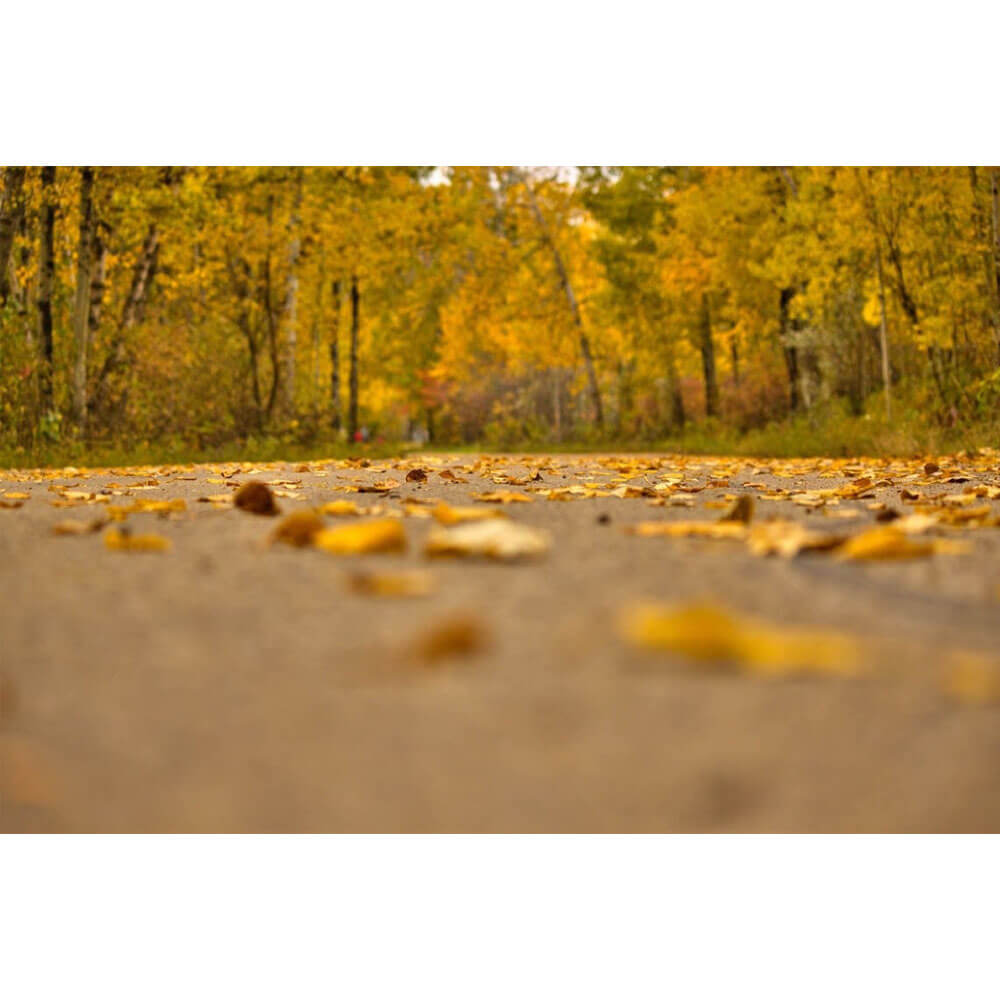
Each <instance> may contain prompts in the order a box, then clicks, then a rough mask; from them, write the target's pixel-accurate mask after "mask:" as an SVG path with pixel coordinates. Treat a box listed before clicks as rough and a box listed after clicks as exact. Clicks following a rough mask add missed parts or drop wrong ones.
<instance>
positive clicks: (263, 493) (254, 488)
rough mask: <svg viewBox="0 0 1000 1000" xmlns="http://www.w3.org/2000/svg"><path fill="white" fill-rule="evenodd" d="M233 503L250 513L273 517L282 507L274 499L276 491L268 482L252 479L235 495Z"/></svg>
mask: <svg viewBox="0 0 1000 1000" xmlns="http://www.w3.org/2000/svg"><path fill="white" fill-rule="evenodd" d="M233 503H234V504H235V505H236V506H237V507H239V508H240V510H245V511H247V513H249V514H263V515H264V516H266V517H273V516H274V515H275V514H280V513H281V509H280V508H279V507H278V505H277V503H276V502H275V499H274V493H273V492H272V491H271V487H270V486H268V485H267V483H260V482H256V481H252V482H249V483H244V484H243V485H242V486H241V487H240V488H239V489H238V490H237V491H236V494H235V496H234V497H233Z"/></svg>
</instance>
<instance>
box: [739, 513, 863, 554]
mask: <svg viewBox="0 0 1000 1000" xmlns="http://www.w3.org/2000/svg"><path fill="white" fill-rule="evenodd" d="M843 541H844V535H838V534H833V533H830V532H825V531H824V532H820V531H809V530H808V529H807V528H805V527H803V526H802V525H801V524H799V523H798V522H797V521H765V522H762V523H761V524H757V525H755V526H754V527H753V528H752V529H751V530H750V536H749V538H747V548H749V549H750V551H751V552H752V553H753V554H754V555H755V556H770V555H778V556H782V557H784V558H785V559H791V558H793V557H794V556H797V555H798V554H799V553H800V552H814V551H828V550H830V549H834V548H836V547H837V546H838V545H840V544H841V543H842V542H843Z"/></svg>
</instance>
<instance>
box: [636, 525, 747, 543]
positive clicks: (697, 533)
mask: <svg viewBox="0 0 1000 1000" xmlns="http://www.w3.org/2000/svg"><path fill="white" fill-rule="evenodd" d="M625 531H626V533H627V534H630V535H638V536H639V537H640V538H660V537H663V538H735V539H742V538H745V537H746V534H747V528H746V525H743V524H738V523H736V522H732V521H639V522H638V523H637V524H627V525H626V526H625Z"/></svg>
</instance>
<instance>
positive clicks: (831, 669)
mask: <svg viewBox="0 0 1000 1000" xmlns="http://www.w3.org/2000/svg"><path fill="white" fill-rule="evenodd" d="M623 631H624V635H625V638H626V639H628V640H629V641H630V642H632V643H633V644H635V645H637V646H643V647H648V648H653V649H665V650H668V651H670V652H673V653H679V654H681V655H682V656H686V657H687V658H689V659H692V660H696V661H698V662H701V663H706V664H713V665H728V666H731V667H732V668H734V669H737V670H740V671H742V672H744V673H750V674H756V675H761V676H782V675H788V674H797V673H812V674H832V675H850V674H853V673H854V672H855V671H856V665H857V661H858V655H859V651H858V645H857V643H856V642H855V641H854V640H853V639H851V638H850V637H848V636H845V635H842V634H841V633H838V632H834V631H831V630H826V629H813V628H786V627H778V626H774V625H770V624H767V623H764V622H759V621H756V620H754V619H752V618H744V617H740V616H737V615H735V614H733V613H731V612H729V611H726V610H723V609H722V608H719V607H716V606H714V605H710V604H689V605H682V606H679V607H669V606H663V605H656V604H648V605H640V606H638V607H635V608H633V609H631V610H630V611H628V612H627V613H626V616H625V619H624V624H623Z"/></svg>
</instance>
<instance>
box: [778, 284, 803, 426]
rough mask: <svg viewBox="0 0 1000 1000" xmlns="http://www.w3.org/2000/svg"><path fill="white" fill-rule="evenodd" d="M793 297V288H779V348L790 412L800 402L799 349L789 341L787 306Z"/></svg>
mask: <svg viewBox="0 0 1000 1000" xmlns="http://www.w3.org/2000/svg"><path fill="white" fill-rule="evenodd" d="M794 297H795V289H794V288H782V289H781V299H780V302H779V313H780V317H781V350H782V353H783V354H784V356H785V369H786V370H787V372H788V409H789V410H790V411H791V412H792V413H797V412H798V410H799V407H800V406H801V403H802V401H801V397H800V395H799V349H798V347H796V346H795V344H791V343H789V339H790V337H791V333H792V323H791V318H790V315H789V306H790V305H791V302H792V299H793V298H794Z"/></svg>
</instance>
